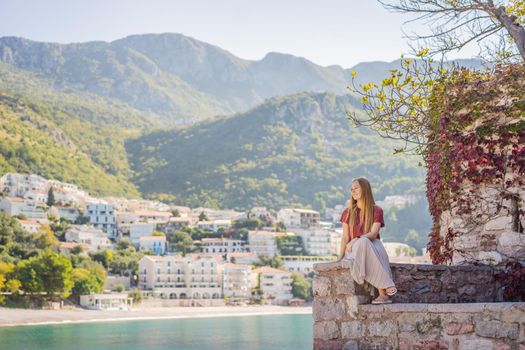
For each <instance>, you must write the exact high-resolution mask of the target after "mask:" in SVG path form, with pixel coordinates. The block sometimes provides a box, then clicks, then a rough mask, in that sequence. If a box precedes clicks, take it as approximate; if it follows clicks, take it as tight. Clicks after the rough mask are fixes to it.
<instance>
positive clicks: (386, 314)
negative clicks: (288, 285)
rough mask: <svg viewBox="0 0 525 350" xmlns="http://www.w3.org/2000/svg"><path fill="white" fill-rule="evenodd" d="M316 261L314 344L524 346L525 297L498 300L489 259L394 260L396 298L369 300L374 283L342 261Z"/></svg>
mask: <svg viewBox="0 0 525 350" xmlns="http://www.w3.org/2000/svg"><path fill="white" fill-rule="evenodd" d="M314 268H315V270H316V271H317V272H318V273H319V274H318V276H317V277H316V278H315V279H314V283H313V294H314V302H313V318H314V349H316V350H321V349H347V350H350V349H361V350H362V349H519V350H525V303H492V301H495V300H499V297H498V295H497V293H496V291H497V290H498V289H497V286H496V283H495V281H494V278H493V277H492V268H490V267H487V266H469V267H464V266H435V265H403V264H392V271H393V273H394V280H395V281H396V284H397V287H398V289H399V292H398V294H397V295H396V296H395V298H394V301H395V303H394V304H390V305H371V304H370V301H371V299H372V294H373V293H374V292H375V291H374V289H373V288H371V287H370V286H368V285H366V284H365V285H358V284H356V283H355V282H354V281H353V280H352V278H351V276H350V271H349V269H348V266H346V265H345V263H344V262H334V263H324V264H316V265H315V266H314ZM464 301H474V302H476V303H464ZM420 302H429V304H420ZM456 302H459V303H456Z"/></svg>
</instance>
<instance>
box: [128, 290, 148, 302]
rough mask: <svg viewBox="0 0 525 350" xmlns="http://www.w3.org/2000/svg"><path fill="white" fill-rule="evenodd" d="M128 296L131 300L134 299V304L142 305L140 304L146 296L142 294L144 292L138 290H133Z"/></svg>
mask: <svg viewBox="0 0 525 350" xmlns="http://www.w3.org/2000/svg"><path fill="white" fill-rule="evenodd" d="M128 296H129V297H130V298H133V304H140V302H141V301H142V300H143V299H144V295H143V294H142V291H141V290H140V289H138V288H135V289H133V290H131V291H130V292H129V293H128Z"/></svg>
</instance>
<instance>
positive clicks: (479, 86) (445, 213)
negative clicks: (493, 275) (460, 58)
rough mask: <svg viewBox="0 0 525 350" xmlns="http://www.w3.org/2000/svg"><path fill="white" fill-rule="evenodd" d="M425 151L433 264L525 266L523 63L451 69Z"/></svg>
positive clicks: (439, 94) (439, 91) (437, 94)
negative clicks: (484, 68)
mask: <svg viewBox="0 0 525 350" xmlns="http://www.w3.org/2000/svg"><path fill="white" fill-rule="evenodd" d="M434 94H435V96H433V98H432V99H431V104H432V106H431V110H432V113H430V114H431V115H433V119H432V121H431V122H430V123H429V127H430V132H429V145H428V149H427V150H426V156H425V160H426V167H427V181H426V184H427V198H428V202H429V210H430V213H431V215H432V217H433V220H434V225H433V228H432V230H431V233H430V241H429V246H428V247H429V252H430V256H431V258H432V261H433V262H434V263H443V262H450V261H452V262H453V263H454V264H464V263H482V264H489V265H500V266H503V265H506V264H507V263H508V262H513V261H516V260H518V261H521V262H522V263H524V264H525V230H524V227H525V210H524V208H525V181H524V180H525V176H524V175H525V64H519V65H505V66H498V67H495V70H494V72H493V73H490V74H487V73H475V72H468V73H467V72H466V71H462V70H458V71H453V72H451V76H450V79H449V80H447V85H446V86H443V87H441V88H435V89H434Z"/></svg>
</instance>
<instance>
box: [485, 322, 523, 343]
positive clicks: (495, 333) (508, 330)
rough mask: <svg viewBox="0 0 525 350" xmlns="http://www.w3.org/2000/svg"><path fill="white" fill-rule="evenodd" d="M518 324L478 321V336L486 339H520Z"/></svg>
mask: <svg viewBox="0 0 525 350" xmlns="http://www.w3.org/2000/svg"><path fill="white" fill-rule="evenodd" d="M518 330H519V328H518V324H517V323H503V322H499V321H478V322H477V323H476V334H477V335H479V336H480V337H485V338H509V339H518V334H519V333H518Z"/></svg>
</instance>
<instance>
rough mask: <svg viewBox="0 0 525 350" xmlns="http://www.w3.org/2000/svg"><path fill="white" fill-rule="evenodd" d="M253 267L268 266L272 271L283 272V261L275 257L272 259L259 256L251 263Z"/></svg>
mask: <svg viewBox="0 0 525 350" xmlns="http://www.w3.org/2000/svg"><path fill="white" fill-rule="evenodd" d="M253 266H255V267H259V266H270V267H273V268H274V269H279V270H284V263H283V260H282V259H281V258H280V257H279V256H277V255H274V256H273V257H269V256H266V255H259V257H258V258H257V260H256V261H255V262H254V263H253Z"/></svg>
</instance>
